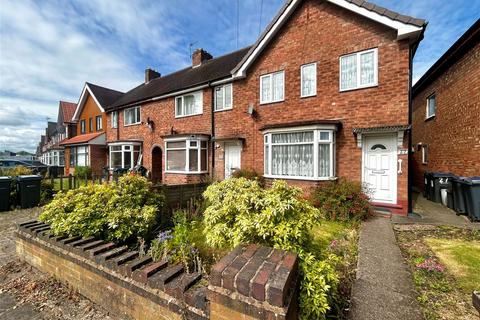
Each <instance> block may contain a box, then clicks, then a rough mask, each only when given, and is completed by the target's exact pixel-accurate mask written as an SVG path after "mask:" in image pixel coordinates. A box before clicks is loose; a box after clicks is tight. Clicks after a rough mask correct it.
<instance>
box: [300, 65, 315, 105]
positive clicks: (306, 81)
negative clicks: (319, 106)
mask: <svg viewBox="0 0 480 320" xmlns="http://www.w3.org/2000/svg"><path fill="white" fill-rule="evenodd" d="M300 78H301V81H300V82H301V83H300V85H301V87H300V96H301V97H311V96H315V95H316V94H317V64H316V63H310V64H306V65H303V66H302V67H301V68H300Z"/></svg>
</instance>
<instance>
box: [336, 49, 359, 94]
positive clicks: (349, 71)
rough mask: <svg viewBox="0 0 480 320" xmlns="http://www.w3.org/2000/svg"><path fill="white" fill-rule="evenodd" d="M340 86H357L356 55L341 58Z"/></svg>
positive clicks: (345, 87) (347, 87)
mask: <svg viewBox="0 0 480 320" xmlns="http://www.w3.org/2000/svg"><path fill="white" fill-rule="evenodd" d="M340 86H341V89H351V88H355V87H356V86H357V57H356V55H351V56H346V57H341V58H340Z"/></svg>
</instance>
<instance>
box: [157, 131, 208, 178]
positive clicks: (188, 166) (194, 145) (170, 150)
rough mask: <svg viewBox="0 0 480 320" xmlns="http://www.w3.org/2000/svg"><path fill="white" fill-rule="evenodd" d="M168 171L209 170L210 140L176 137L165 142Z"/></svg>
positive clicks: (195, 171)
mask: <svg viewBox="0 0 480 320" xmlns="http://www.w3.org/2000/svg"><path fill="white" fill-rule="evenodd" d="M165 150H166V172H174V173H175V172H176V173H203V172H207V163H208V141H207V139H206V138H175V139H170V140H167V141H166V142H165Z"/></svg>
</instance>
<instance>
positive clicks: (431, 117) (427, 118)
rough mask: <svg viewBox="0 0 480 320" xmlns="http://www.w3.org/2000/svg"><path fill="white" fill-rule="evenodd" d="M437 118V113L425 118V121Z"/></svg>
mask: <svg viewBox="0 0 480 320" xmlns="http://www.w3.org/2000/svg"><path fill="white" fill-rule="evenodd" d="M434 118H435V115H431V116H430V117H426V118H425V122H427V121H430V120H432V119H434Z"/></svg>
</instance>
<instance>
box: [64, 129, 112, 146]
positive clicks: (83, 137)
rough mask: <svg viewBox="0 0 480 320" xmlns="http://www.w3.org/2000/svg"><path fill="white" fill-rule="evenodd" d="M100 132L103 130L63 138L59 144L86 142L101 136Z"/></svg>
mask: <svg viewBox="0 0 480 320" xmlns="http://www.w3.org/2000/svg"><path fill="white" fill-rule="evenodd" d="M102 134H104V133H103V132H95V133H87V134H81V135H79V136H75V137H73V138H70V139H67V140H63V141H62V142H60V145H61V146H64V145H70V144H80V143H87V142H89V141H91V140H93V139H95V138H97V137H99V136H101V135H102Z"/></svg>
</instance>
